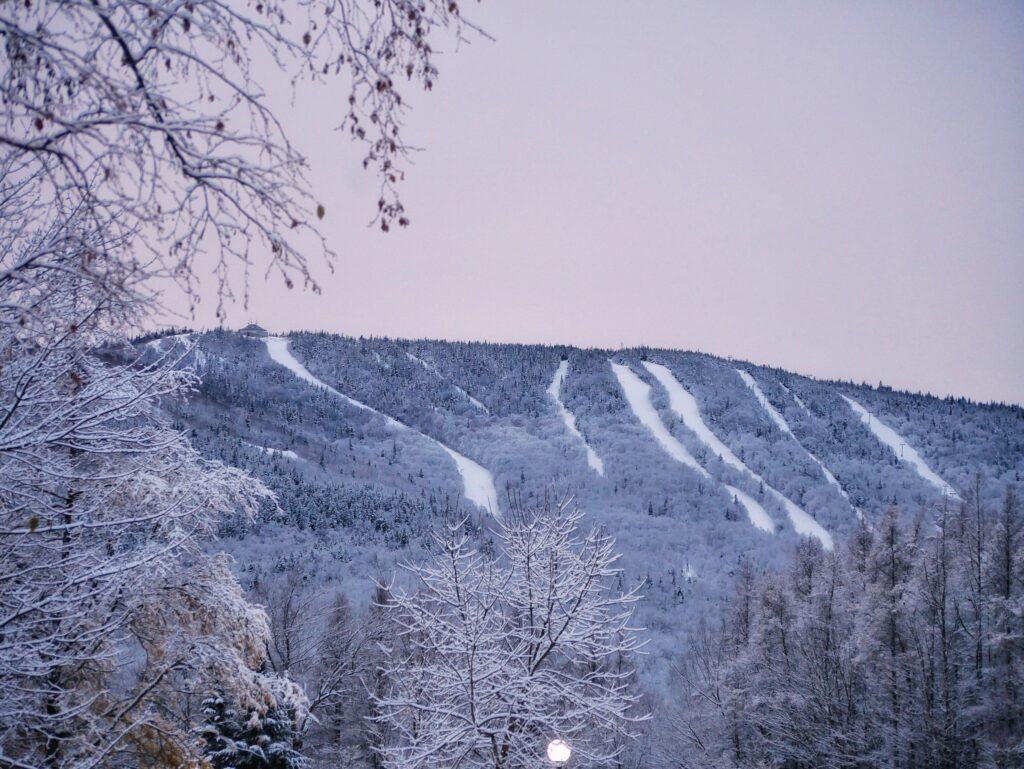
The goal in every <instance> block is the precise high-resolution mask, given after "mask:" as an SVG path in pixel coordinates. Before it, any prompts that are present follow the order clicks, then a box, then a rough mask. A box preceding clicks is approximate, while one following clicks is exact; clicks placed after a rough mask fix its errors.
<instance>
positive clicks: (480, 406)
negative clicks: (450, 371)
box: [405, 352, 491, 414]
mask: <svg viewBox="0 0 1024 769" xmlns="http://www.w3.org/2000/svg"><path fill="white" fill-rule="evenodd" d="M405 357H407V358H408V359H409V360H411V361H413V362H414V363H419V364H420V365H421V366H423V368H425V369H426V370H427V371H429V372H430V373H431V374H433V375H434V376H436V377H437V378H438V379H440V380H441V381H442V382H445V383H447V384H449V385H451V386H452V387H453V388H455V390H456V391H457V392H458V393H459V394H460V395H461V396H462V397H463V398H465V399H466V400H468V401H469V402H470V403H472V404H473V405H474V406H476V407H477V408H478V409H480V410H481V411H483V412H484V413H485V414H490V413H491V412H490V410H489V409H488V408H487V407H486V406H485V405H484V404H482V403H481V402H480V401H478V400H477V399H476V398H474V397H473V396H472V395H470V394H469V393H468V392H466V391H465V390H463V389H462V388H461V387H459V386H458V385H457V384H455V383H454V382H452V381H450V380H449V379H448V378H446V377H445V375H444V374H442V373H441V372H440V371H438V370H437V368H436V367H435V366H434V365H433V364H431V363H427V361H425V360H423V358H420V357H419V356H416V355H413V354H412V353H411V352H407V353H406V354H405Z"/></svg>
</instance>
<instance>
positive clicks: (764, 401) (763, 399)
mask: <svg viewBox="0 0 1024 769" xmlns="http://www.w3.org/2000/svg"><path fill="white" fill-rule="evenodd" d="M736 373H737V374H739V375H740V379H742V380H743V384H745V385H746V386H747V387H749V388H750V390H751V392H753V393H754V397H755V398H757V402H758V403H760V404H761V408H763V409H764V410H765V411H766V412H767V413H768V416H769V417H771V420H772V421H773V422H774V423H775V424H776V426H777V427H778V428H779V429H780V430H781V431H782V432H784V433H785V434H786V435H788V436H789V437H790V438H792V439H793V440H794V441H796V444H797V445H798V446H799V447H800V448H801V449H803V451H804V453H805V454H807V456H809V457H810V458H811V459H812V460H813V461H814V463H815V464H816V465H817V466H818V467H820V468H821V472H822V474H823V475H824V476H825V480H826V481H828V483H829V485H830V486H832V487H833V488H835V490H836V491H838V492H839V494H840V495H841V496H842V498H843V499H845V500H846V502H847V504H849V505H850V507H851V508H853V512H854V513H856V514H857V517H858V518H859V519H861V520H864V513H863V512H861V509H860V508H859V507H857V506H856V505H854V504H853V502H852V501H851V500H850V495H849V494H847V493H846V489H844V488H843V487H842V484H840V483H839V481H838V480H837V479H836V477H835V476H834V475H832V471H830V470H829V469H828V468H827V467H825V463H824V462H822V461H821V460H820V459H818V458H817V457H816V456H815V455H814V454H812V453H811V452H810V451H809V450H808V449H807V448H806V447H805V446H804V445H803V444H802V443H801V442H800V439H799V438H797V437H796V436H795V435H794V434H793V431H792V430H791V429H790V427H789V422H787V421H786V418H785V417H784V416H782V414H780V413H779V412H778V411H777V410H776V409H775V407H774V406H773V405H772V404H771V402H770V401H769V400H768V396H766V395H765V394H764V391H763V390H762V389H761V387H760V385H758V383H757V380H756V379H754V377H752V376H751V375H750V374H749V373H748V372H746V371H743V370H742V369H736ZM783 386H784V385H783ZM787 392H788V391H787ZM790 395H793V394H792V393H790ZM793 397H794V398H795V397H796V396H795V395H793ZM797 402H798V403H799V399H798V400H797ZM801 405H802V404H801ZM804 408H805V410H806V406H805V407H804Z"/></svg>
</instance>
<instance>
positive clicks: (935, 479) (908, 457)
mask: <svg viewBox="0 0 1024 769" xmlns="http://www.w3.org/2000/svg"><path fill="white" fill-rule="evenodd" d="M840 397H841V398H842V399H843V400H844V401H846V402H847V404H849V406H850V408H851V409H853V412H854V413H855V414H856V415H857V416H858V417H860V421H861V422H863V423H864V424H865V425H867V426H868V429H869V430H871V432H872V433H874V435H875V437H876V438H878V440H879V441H880V442H881V443H883V444H884V445H886V446H888V447H889V448H890V449H891V450H892V452H893V453H894V454H895V455H896V456H897V457H899V459H900V461H901V462H909V463H910V464H911V465H912V466H913V468H914V469H915V470H916V471H917V474H918V475H920V476H921V477H922V478H924V479H925V480H926V481H928V483H930V484H932V485H933V486H935V488H937V489H938V490H939V491H941V492H942V493H943V494H944V495H946V496H949V497H952V498H953V499H956V500H959V499H960V495H959V494H957V493H956V492H955V491H954V490H953V487H952V486H950V485H949V484H948V483H946V482H945V481H944V480H943V479H942V478H941V477H940V476H939V474H938V473H936V472H935V471H934V470H932V469H931V467H929V466H928V463H927V462H925V461H924V459H923V458H922V457H921V455H920V454H918V453H917V451H916V450H915V449H914V447H913V446H911V445H910V444H909V443H908V442H907V441H906V439H905V438H903V436H902V435H900V434H899V433H898V432H896V431H895V430H893V429H892V428H891V427H889V425H887V424H886V423H885V422H883V421H882V420H881V419H879V418H878V417H876V416H875V415H874V414H872V413H871V412H870V411H868V410H867V409H866V408H864V407H863V406H862V405H861V404H859V403H858V402H857V401H855V400H854V399H853V398H849V397H847V396H846V395H842V394H840Z"/></svg>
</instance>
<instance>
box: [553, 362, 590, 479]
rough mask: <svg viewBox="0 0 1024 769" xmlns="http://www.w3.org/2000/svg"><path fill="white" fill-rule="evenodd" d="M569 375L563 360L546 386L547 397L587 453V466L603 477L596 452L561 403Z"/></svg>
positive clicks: (570, 413)
mask: <svg viewBox="0 0 1024 769" xmlns="http://www.w3.org/2000/svg"><path fill="white" fill-rule="evenodd" d="M568 374H569V361H567V360H563V361H561V362H560V363H559V364H558V368H557V369H556V370H555V378H554V379H552V380H551V384H550V385H548V395H550V396H551V398H552V400H554V402H555V408H557V409H558V414H559V416H561V417H562V421H563V422H564V423H565V427H566V429H567V430H568V431H569V432H570V434H572V435H574V436H576V437H577V438H579V440H580V443H582V444H583V448H584V449H586V451H587V464H588V465H590V467H591V469H592V470H593V471H594V472H595V473H597V474H598V475H601V476H603V475H604V461H603V460H602V459H601V457H599V456H598V455H597V452H596V451H594V449H593V448H592V447H591V446H590V444H589V443H587V439H586V438H584V437H583V434H582V433H581V432H580V431H579V429H578V428H577V427H576V417H575V416H574V415H573V413H572V412H571V411H569V409H567V408H566V407H565V404H564V403H562V382H564V381H565V378H566V376H568Z"/></svg>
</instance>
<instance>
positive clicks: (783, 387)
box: [779, 382, 811, 416]
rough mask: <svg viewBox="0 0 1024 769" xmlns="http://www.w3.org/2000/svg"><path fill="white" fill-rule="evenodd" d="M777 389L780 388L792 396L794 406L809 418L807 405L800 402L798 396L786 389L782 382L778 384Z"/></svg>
mask: <svg viewBox="0 0 1024 769" xmlns="http://www.w3.org/2000/svg"><path fill="white" fill-rule="evenodd" d="M779 387H781V388H782V389H783V390H785V391H786V392H788V393H789V394H790V395H792V396H793V400H795V401H796V405H797V406H799V407H800V408H801V409H803V412H804V413H805V414H806V415H807V416H811V410H810V409H809V408H807V404H806V403H804V402H803V401H802V400H800V396H799V395H797V394H796V393H795V392H793V391H792V390H790V389H789V388H788V387H786V385H784V384H782V382H779Z"/></svg>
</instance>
